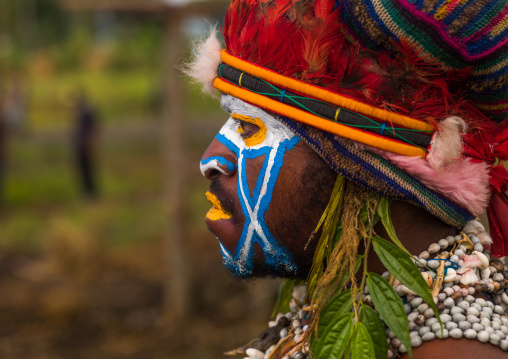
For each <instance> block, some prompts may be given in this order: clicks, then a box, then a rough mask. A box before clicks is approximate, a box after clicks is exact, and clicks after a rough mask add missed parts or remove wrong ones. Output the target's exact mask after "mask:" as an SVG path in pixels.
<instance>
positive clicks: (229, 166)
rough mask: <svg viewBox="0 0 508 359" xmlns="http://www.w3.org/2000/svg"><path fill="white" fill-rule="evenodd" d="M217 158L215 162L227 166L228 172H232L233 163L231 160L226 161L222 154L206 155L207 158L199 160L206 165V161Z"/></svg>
mask: <svg viewBox="0 0 508 359" xmlns="http://www.w3.org/2000/svg"><path fill="white" fill-rule="evenodd" d="M213 160H217V163H219V164H220V165H221V166H227V169H228V171H229V172H232V171H233V170H234V169H235V164H234V163H233V162H231V161H228V160H227V159H225V158H224V157H222V156H212V157H208V158H207V159H205V160H203V161H201V164H202V165H206V164H207V163H210V161H213Z"/></svg>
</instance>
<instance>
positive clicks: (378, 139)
mask: <svg viewBox="0 0 508 359" xmlns="http://www.w3.org/2000/svg"><path fill="white" fill-rule="evenodd" d="M221 60H222V61H223V62H224V63H225V64H227V65H230V66H233V67H235V68H237V69H239V70H241V71H244V72H246V73H248V74H250V75H252V76H256V77H259V78H261V79H263V80H265V81H267V82H270V83H272V84H274V85H277V86H280V87H283V88H286V89H288V90H293V91H296V92H299V93H302V94H304V95H307V96H310V97H313V98H316V99H318V100H321V101H324V102H328V103H330V104H333V105H336V106H339V107H341V108H344V109H347V110H350V111H352V112H356V113H359V114H362V115H364V116H368V117H373V118H376V119H379V120H381V121H383V122H388V123H393V124H397V125H400V126H403V127H406V128H409V129H414V130H420V131H434V127H433V126H432V125H431V124H428V123H426V122H424V121H421V120H417V119H414V118H411V117H408V116H404V115H400V114H397V113H393V112H388V111H386V110H384V109H380V108H377V107H374V106H371V105H368V104H365V103H362V102H359V101H356V100H353V99H351V98H348V97H345V96H342V95H340V94H337V93H334V92H331V91H329V90H326V89H324V88H321V87H319V86H315V85H311V84H308V83H305V82H303V81H300V80H297V79H293V78H290V77H286V76H283V75H281V74H278V73H276V72H274V71H271V70H268V69H265V68H262V67H259V66H257V65H254V64H252V63H250V62H247V61H244V60H242V59H240V58H238V57H236V56H232V55H230V54H228V53H227V52H226V50H222V51H221ZM213 86H214V87H215V88H217V89H218V90H220V91H222V92H224V93H227V94H230V95H232V96H234V97H238V98H240V99H242V100H245V101H247V102H249V103H251V104H253V105H255V106H258V107H261V108H265V109H267V110H269V111H272V112H275V113H277V114H279V115H282V116H285V117H288V118H290V119H292V120H295V121H298V122H302V123H305V124H307V125H310V126H312V127H315V128H317V129H320V130H323V131H326V132H329V133H333V134H336V135H339V136H341V137H344V138H348V139H350V140H353V141H357V142H360V143H363V144H366V145H369V146H372V147H376V148H379V149H382V150H386V151H389V152H394V153H398V154H401V155H405V156H418V157H422V158H425V156H426V151H425V150H424V149H422V148H420V147H417V146H413V145H410V144H407V143H404V142H401V141H397V140H393V139H388V138H385V137H383V136H379V135H376V134H373V133H370V132H366V131H362V130H359V129H356V128H353V127H349V126H347V125H343V124H339V123H336V122H334V121H331V120H328V119H324V118H322V117H319V116H316V115H313V114H311V113H308V112H306V111H303V110H300V109H297V108H295V107H292V106H289V105H287V104H284V103H281V102H279V101H276V100H273V99H270V98H268V97H266V96H263V95H260V94H256V93H254V92H251V91H249V90H247V89H245V88H241V87H239V86H237V85H233V84H232V83H230V82H227V81H224V80H222V79H220V78H216V79H215V80H214V82H213Z"/></svg>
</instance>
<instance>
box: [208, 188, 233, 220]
mask: <svg viewBox="0 0 508 359" xmlns="http://www.w3.org/2000/svg"><path fill="white" fill-rule="evenodd" d="M206 199H207V200H208V201H209V202H210V203H211V204H212V206H213V207H212V208H210V210H209V211H208V213H207V214H206V218H208V219H209V220H211V221H218V220H219V219H230V218H231V213H229V212H227V211H226V210H225V209H224V208H223V207H222V204H221V203H220V201H219V199H218V198H217V197H216V196H215V195H214V194H212V193H211V192H206Z"/></svg>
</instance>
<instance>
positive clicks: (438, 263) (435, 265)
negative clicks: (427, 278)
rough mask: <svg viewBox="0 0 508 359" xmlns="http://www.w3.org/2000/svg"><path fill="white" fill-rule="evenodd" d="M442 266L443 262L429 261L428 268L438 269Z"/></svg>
mask: <svg viewBox="0 0 508 359" xmlns="http://www.w3.org/2000/svg"><path fill="white" fill-rule="evenodd" d="M440 264H441V261H438V260H428V261H427V267H429V268H432V269H436V268H437V267H439V265H440Z"/></svg>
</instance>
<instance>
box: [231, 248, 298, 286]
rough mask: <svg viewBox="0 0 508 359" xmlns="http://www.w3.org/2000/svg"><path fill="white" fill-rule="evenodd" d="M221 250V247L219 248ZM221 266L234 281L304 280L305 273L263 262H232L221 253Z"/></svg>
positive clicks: (294, 267)
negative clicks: (261, 279)
mask: <svg viewBox="0 0 508 359" xmlns="http://www.w3.org/2000/svg"><path fill="white" fill-rule="evenodd" d="M221 250H222V247H221ZM222 255H223V261H222V264H223V265H224V267H225V268H226V269H227V270H228V272H229V273H230V274H231V275H232V276H233V277H235V278H236V279H255V278H292V279H305V278H306V273H305V272H304V271H302V270H300V268H299V267H298V266H296V265H292V266H289V267H288V266H284V265H281V264H279V265H268V264H267V263H266V262H265V261H259V262H257V261H254V263H248V262H242V261H240V260H234V259H233V258H231V257H230V256H229V255H227V254H226V255H225V254H224V251H222Z"/></svg>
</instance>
